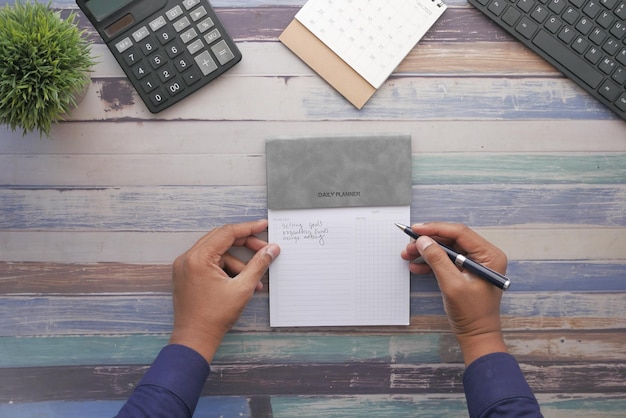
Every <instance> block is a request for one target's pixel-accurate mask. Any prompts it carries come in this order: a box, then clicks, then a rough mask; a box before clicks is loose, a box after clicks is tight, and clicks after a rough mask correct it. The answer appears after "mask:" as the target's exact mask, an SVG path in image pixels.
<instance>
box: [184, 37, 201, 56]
mask: <svg viewBox="0 0 626 418" xmlns="http://www.w3.org/2000/svg"><path fill="white" fill-rule="evenodd" d="M202 48H204V44H203V43H202V41H201V40H200V39H197V40H195V41H193V42H192V43H190V44H189V45H187V51H189V53H190V54H191V55H195V54H196V53H197V52H198V51H200V50H201V49H202Z"/></svg>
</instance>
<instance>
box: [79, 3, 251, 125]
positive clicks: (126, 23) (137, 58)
mask: <svg viewBox="0 0 626 418" xmlns="http://www.w3.org/2000/svg"><path fill="white" fill-rule="evenodd" d="M76 4H78V7H80V9H81V10H82V11H83V13H85V15H86V16H87V18H88V19H89V21H90V22H91V23H92V24H93V26H94V27H95V28H96V30H97V31H98V33H99V34H100V36H101V37H102V39H103V40H104V42H105V43H106V45H107V46H108V47H109V49H110V50H111V52H112V53H113V55H114V56H115V59H116V60H117V62H118V63H119V65H120V66H121V67H122V69H123V70H124V72H125V73H126V76H127V77H128V78H129V80H130V81H131V83H132V84H133V86H134V87H135V90H137V93H138V94H139V97H141V99H142V100H143V102H144V103H145V104H146V106H147V107H148V109H149V110H150V112H152V113H158V112H160V111H162V110H164V109H167V108H168V107H170V106H171V105H173V104H174V103H177V102H179V101H181V100H182V99H184V98H185V97H187V96H189V95H190V94H192V93H194V92H195V91H197V90H199V89H200V88H201V87H203V86H205V85H206V84H208V83H210V82H211V81H213V80H215V79H216V78H217V77H219V76H220V75H222V74H224V72H226V71H227V70H229V69H230V68H232V67H233V66H234V65H235V64H237V63H238V62H239V61H241V52H240V51H239V49H238V48H237V46H236V45H235V42H234V41H233V39H232V38H231V37H230V35H229V34H228V32H226V29H225V28H224V26H223V25H222V23H221V21H220V20H219V19H218V18H217V15H216V14H215V11H214V10H213V8H212V7H211V5H210V4H209V2H208V1H207V0H76Z"/></svg>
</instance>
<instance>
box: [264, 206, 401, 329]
mask: <svg viewBox="0 0 626 418" xmlns="http://www.w3.org/2000/svg"><path fill="white" fill-rule="evenodd" d="M268 218H269V240H270V241H271V242H274V243H277V244H279V245H280V247H281V251H280V256H279V257H278V258H277V259H276V260H274V262H273V263H272V266H271V271H270V276H271V277H270V325H271V326H273V327H284V326H291V327H296V326H346V325H408V324H409V313H410V312H409V311H410V309H409V303H410V297H409V294H410V293H409V292H410V288H409V286H410V283H409V274H408V267H407V263H406V261H404V260H402V258H401V257H400V251H402V250H403V249H404V248H405V247H406V244H407V242H408V241H407V237H406V236H405V235H404V234H403V233H402V232H401V231H399V230H398V228H397V227H396V226H395V225H394V222H396V221H397V220H398V219H404V220H406V222H407V223H408V222H409V221H408V220H409V218H410V208H409V206H402V207H361V208H358V207H357V208H324V209H308V210H273V209H270V210H269V211H268Z"/></svg>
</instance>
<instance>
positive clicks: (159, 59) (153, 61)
mask: <svg viewBox="0 0 626 418" xmlns="http://www.w3.org/2000/svg"><path fill="white" fill-rule="evenodd" d="M149 61H150V65H152V68H154V69H155V70H156V69H157V68H159V67H160V66H162V65H163V64H165V63H166V62H167V60H166V59H165V58H163V56H162V55H161V54H154V55H151V56H150V58H149Z"/></svg>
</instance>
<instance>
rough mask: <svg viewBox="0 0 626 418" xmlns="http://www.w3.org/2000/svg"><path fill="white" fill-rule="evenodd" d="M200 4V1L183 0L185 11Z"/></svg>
mask: <svg viewBox="0 0 626 418" xmlns="http://www.w3.org/2000/svg"><path fill="white" fill-rule="evenodd" d="M199 3H200V0H183V6H185V9H187V10H189V9H191V8H192V7H194V6H196V5H198V4H199Z"/></svg>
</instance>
